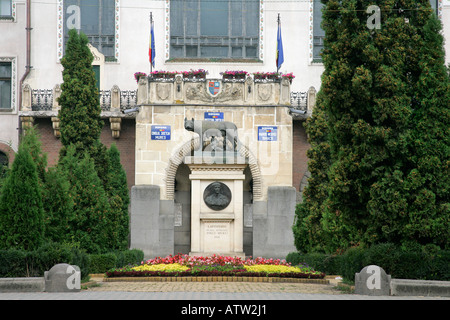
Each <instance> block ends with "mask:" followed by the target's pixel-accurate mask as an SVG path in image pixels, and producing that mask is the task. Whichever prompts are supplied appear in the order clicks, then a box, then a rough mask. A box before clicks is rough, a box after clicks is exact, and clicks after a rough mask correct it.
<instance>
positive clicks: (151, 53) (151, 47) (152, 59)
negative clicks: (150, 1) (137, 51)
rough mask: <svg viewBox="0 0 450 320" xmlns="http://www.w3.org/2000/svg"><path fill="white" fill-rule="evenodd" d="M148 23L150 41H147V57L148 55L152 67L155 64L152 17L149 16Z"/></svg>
mask: <svg viewBox="0 0 450 320" xmlns="http://www.w3.org/2000/svg"><path fill="white" fill-rule="evenodd" d="M150 24H151V30H150V43H149V50H148V57H149V60H150V63H151V64H152V66H153V67H154V66H155V56H156V51H155V34H154V32H153V19H152V18H151V16H150Z"/></svg>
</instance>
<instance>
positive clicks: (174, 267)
mask: <svg viewBox="0 0 450 320" xmlns="http://www.w3.org/2000/svg"><path fill="white" fill-rule="evenodd" d="M133 270H136V271H166V272H177V271H186V270H189V268H188V267H185V266H182V265H181V264H179V263H172V264H153V265H151V264H143V265H140V266H138V267H134V268H133Z"/></svg>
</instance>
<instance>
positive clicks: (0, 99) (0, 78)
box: [0, 62, 12, 110]
mask: <svg viewBox="0 0 450 320" xmlns="http://www.w3.org/2000/svg"><path fill="white" fill-rule="evenodd" d="M11 77H12V68H11V63H10V62H0V110H1V109H11V92H12V90H11V89H12V87H11V85H12V81H11Z"/></svg>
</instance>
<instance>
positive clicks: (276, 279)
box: [102, 276, 330, 284]
mask: <svg viewBox="0 0 450 320" xmlns="http://www.w3.org/2000/svg"><path fill="white" fill-rule="evenodd" d="M102 281H103V282H267V283H275V282H285V283H314V284H330V280H328V279H307V278H281V277H245V276H243V277H232V276H198V277H196V276H188V277H112V278H106V277H105V278H103V279H102Z"/></svg>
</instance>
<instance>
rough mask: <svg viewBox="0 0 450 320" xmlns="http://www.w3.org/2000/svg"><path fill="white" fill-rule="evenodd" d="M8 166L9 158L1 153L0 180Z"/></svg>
mask: <svg viewBox="0 0 450 320" xmlns="http://www.w3.org/2000/svg"><path fill="white" fill-rule="evenodd" d="M8 164H9V161H8V156H7V155H6V154H5V153H4V152H2V151H0V178H3V175H4V173H5V169H6V168H7V167H8Z"/></svg>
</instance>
